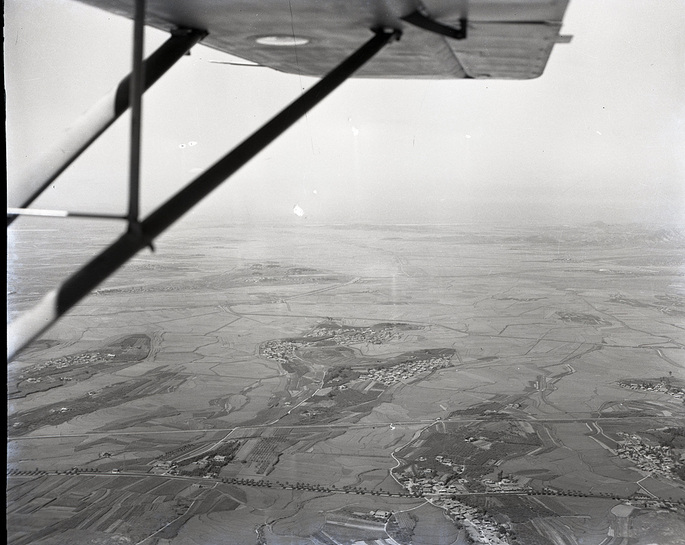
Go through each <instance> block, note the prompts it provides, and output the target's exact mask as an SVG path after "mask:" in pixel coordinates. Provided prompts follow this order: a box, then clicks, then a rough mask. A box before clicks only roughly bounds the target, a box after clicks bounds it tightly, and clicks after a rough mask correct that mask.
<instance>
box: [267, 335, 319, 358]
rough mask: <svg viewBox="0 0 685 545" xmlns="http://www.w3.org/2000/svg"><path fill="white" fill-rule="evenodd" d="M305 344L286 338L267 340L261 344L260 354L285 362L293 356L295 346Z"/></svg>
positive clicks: (304, 344)
mask: <svg viewBox="0 0 685 545" xmlns="http://www.w3.org/2000/svg"><path fill="white" fill-rule="evenodd" d="M307 344H308V343H303V342H297V341H289V340H287V339H286V340H275V341H269V342H267V343H264V344H263V345H262V350H261V355H262V356H264V357H265V358H267V359H270V360H276V361H277V362H278V363H287V362H288V361H290V360H291V359H292V358H293V356H294V355H295V350H296V349H297V348H299V347H301V346H306V345H307Z"/></svg>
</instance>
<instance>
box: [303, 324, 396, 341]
mask: <svg viewBox="0 0 685 545" xmlns="http://www.w3.org/2000/svg"><path fill="white" fill-rule="evenodd" d="M398 336H399V333H397V331H396V330H395V328H393V327H383V328H379V329H374V328H371V327H365V328H356V327H355V328H350V327H342V326H338V325H336V326H335V327H333V326H327V325H321V326H317V327H315V328H314V329H313V330H312V331H310V332H309V333H307V334H306V335H305V337H332V339H333V340H334V341H335V342H336V343H337V344H362V343H371V344H382V343H384V342H387V341H390V340H391V339H394V338H396V337H398Z"/></svg>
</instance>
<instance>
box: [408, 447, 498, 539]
mask: <svg viewBox="0 0 685 545" xmlns="http://www.w3.org/2000/svg"><path fill="white" fill-rule="evenodd" d="M436 459H437V457H436ZM443 459H444V457H443ZM421 473H422V474H423V476H420V477H416V476H415V477H410V476H408V474H407V472H406V471H405V473H404V474H402V475H400V476H399V481H400V483H401V484H402V486H403V487H404V488H406V489H407V490H408V491H409V492H410V493H412V494H417V495H420V496H422V497H423V498H424V499H426V501H428V502H429V503H431V504H433V505H435V506H436V507H440V508H441V509H444V510H445V511H446V513H447V515H448V516H449V517H450V518H451V519H452V520H453V521H455V522H456V523H458V524H459V525H461V526H462V527H463V528H464V530H465V531H466V532H467V534H468V536H469V538H470V539H471V541H473V542H474V543H489V544H491V545H503V544H508V543H509V540H508V536H509V531H508V529H507V528H505V527H504V526H502V525H501V524H499V523H497V521H495V520H494V519H493V518H491V517H489V516H487V515H484V514H483V513H482V512H481V510H480V509H478V508H477V507H473V506H471V505H466V504H464V503H462V502H460V501H459V500H457V499H456V498H455V497H454V496H455V494H460V493H461V494H463V493H464V492H465V491H466V487H465V484H467V483H468V480H466V479H452V480H451V481H449V482H448V480H449V479H450V478H451V476H450V475H442V476H437V475H436V474H435V471H433V470H431V469H427V470H422V472H421ZM430 475H433V476H430ZM485 484H487V482H486V483H485Z"/></svg>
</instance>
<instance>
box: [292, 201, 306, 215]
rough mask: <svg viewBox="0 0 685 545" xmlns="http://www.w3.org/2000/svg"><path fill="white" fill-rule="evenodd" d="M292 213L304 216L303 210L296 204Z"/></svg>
mask: <svg viewBox="0 0 685 545" xmlns="http://www.w3.org/2000/svg"><path fill="white" fill-rule="evenodd" d="M293 214H295V215H296V216H299V217H300V218H301V217H302V216H304V210H302V208H300V206H299V205H297V204H296V205H295V207H294V208H293Z"/></svg>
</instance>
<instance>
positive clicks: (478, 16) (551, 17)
mask: <svg viewBox="0 0 685 545" xmlns="http://www.w3.org/2000/svg"><path fill="white" fill-rule="evenodd" d="M80 1H82V2H84V3H86V4H90V5H93V6H96V7H99V8H102V9H104V10H107V11H109V12H112V13H116V14H119V15H122V16H124V17H128V18H132V17H133V12H134V10H133V4H134V0H80ZM567 3H568V0H423V2H417V1H414V0H148V2H147V7H146V10H147V18H146V23H147V24H148V25H150V26H153V27H156V28H158V29H162V30H165V31H166V30H169V29H170V28H173V27H183V28H194V29H201V30H204V31H207V32H208V33H209V34H208V36H207V37H206V38H205V39H204V40H203V44H204V45H206V46H209V47H212V48H214V49H217V50H219V51H223V52H225V53H230V54H231V55H235V56H237V57H241V58H243V59H245V60H248V61H251V62H253V63H256V64H259V65H262V66H267V67H270V68H274V69H276V70H279V71H282V72H289V73H296V74H301V75H306V76H317V77H321V76H323V75H324V74H326V73H328V72H329V71H330V70H331V69H332V68H333V67H334V66H335V65H336V63H337V62H338V60H339V59H342V58H345V57H346V56H348V55H349V54H350V53H351V52H352V51H354V49H355V48H356V47H357V46H358V44H360V43H362V42H363V41H364V40H365V39H366V37H367V36H368V30H369V28H372V27H388V28H399V29H401V30H402V33H403V36H402V40H401V41H400V43H398V44H396V45H395V46H394V47H393V48H388V49H387V50H385V51H383V52H382V53H381V54H380V55H379V56H378V57H377V58H376V59H375V61H374V62H373V63H371V64H369V65H367V66H365V67H363V68H362V69H360V70H359V72H357V73H356V74H355V77H367V78H368V77H370V78H425V79H429V78H430V79H458V78H478V79H484V78H493V79H531V78H536V77H538V76H540V75H541V74H542V72H543V70H544V68H545V65H546V64H547V60H548V58H549V56H550V53H551V51H552V47H553V46H554V44H555V43H556V42H559V41H565V39H564V37H563V36H560V35H559V30H560V28H561V24H562V18H563V15H564V12H565V10H566V5H567ZM417 11H418V12H419V13H421V14H422V15H423V17H424V19H426V20H428V21H431V22H433V23H435V24H437V25H440V26H443V27H447V28H453V29H457V30H458V29H460V27H461V25H462V24H464V23H465V24H466V29H465V30H466V35H467V36H466V39H453V38H450V37H448V36H445V35H443V34H441V33H439V32H436V31H434V30H433V31H426V27H423V28H422V27H419V26H416V24H415V23H412V22H408V21H409V20H414V19H412V18H409V19H407V17H408V16H410V15H412V14H414V13H415V12H417Z"/></svg>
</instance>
